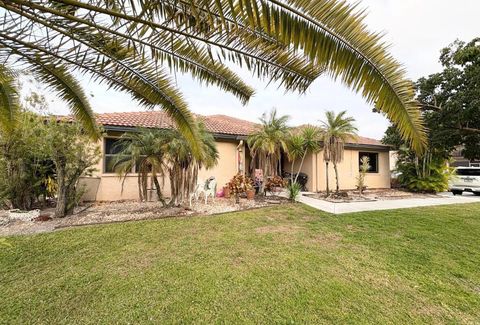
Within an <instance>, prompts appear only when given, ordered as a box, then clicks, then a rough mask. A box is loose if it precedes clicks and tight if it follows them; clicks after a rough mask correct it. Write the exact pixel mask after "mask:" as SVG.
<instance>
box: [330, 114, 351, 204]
mask: <svg viewBox="0 0 480 325" xmlns="http://www.w3.org/2000/svg"><path fill="white" fill-rule="evenodd" d="M345 114H347V112H346V111H342V112H340V113H338V114H335V112H334V111H327V112H325V117H326V121H322V141H323V159H324V160H325V165H326V175H327V177H326V178H327V195H329V194H330V188H329V184H328V165H329V163H330V162H332V163H333V169H334V170H335V179H336V191H337V192H338V191H339V190H340V186H339V181H338V169H337V164H339V163H341V162H342V161H343V154H344V151H345V150H344V149H345V143H346V142H347V141H348V140H352V139H354V138H355V137H356V134H357V133H356V132H357V131H358V129H357V128H356V127H355V126H354V125H353V122H354V121H355V119H354V118H353V117H346V116H345Z"/></svg>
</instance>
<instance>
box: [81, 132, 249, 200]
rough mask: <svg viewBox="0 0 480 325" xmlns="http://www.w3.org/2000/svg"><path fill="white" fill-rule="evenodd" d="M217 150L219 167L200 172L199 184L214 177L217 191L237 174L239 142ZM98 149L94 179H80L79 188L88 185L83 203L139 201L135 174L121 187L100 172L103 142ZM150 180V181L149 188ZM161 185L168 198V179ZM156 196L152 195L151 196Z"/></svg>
mask: <svg viewBox="0 0 480 325" xmlns="http://www.w3.org/2000/svg"><path fill="white" fill-rule="evenodd" d="M113 136H119V134H113ZM216 143H217V150H218V153H219V159H218V164H217V165H216V166H215V167H213V168H211V169H209V170H206V169H201V170H200V171H199V177H198V179H199V180H205V179H207V178H209V177H210V176H214V177H215V178H216V180H217V184H218V185H217V189H220V188H221V187H222V186H223V185H224V184H225V183H227V182H228V181H229V180H230V179H231V178H232V177H233V176H234V175H235V174H236V173H237V172H238V164H237V154H238V153H237V146H239V144H240V142H239V141H221V140H219V141H217V142H216ZM99 145H100V148H101V153H102V155H101V159H100V161H99V162H98V164H97V166H96V171H95V172H94V173H93V178H94V179H95V180H96V181H93V179H89V178H87V177H86V178H83V179H82V181H81V182H82V184H86V185H87V193H88V195H85V196H84V200H86V201H90V200H93V199H95V194H96V200H97V201H118V200H138V183H137V174H135V173H132V174H130V175H128V176H127V177H126V179H125V181H124V183H123V190H122V180H121V179H120V178H119V177H118V176H117V175H116V174H111V173H104V172H103V164H104V159H103V157H104V150H105V146H104V143H103V140H101V141H100V142H99ZM240 149H242V150H241V152H240V155H241V157H242V161H243V164H245V149H244V145H243V144H242V145H241V146H240ZM150 184H151V180H149V188H153V187H152V186H150ZM160 184H163V185H164V186H163V194H164V195H165V196H166V197H168V196H169V195H170V182H169V179H168V177H165V178H164V179H162V178H160ZM153 196H155V195H153Z"/></svg>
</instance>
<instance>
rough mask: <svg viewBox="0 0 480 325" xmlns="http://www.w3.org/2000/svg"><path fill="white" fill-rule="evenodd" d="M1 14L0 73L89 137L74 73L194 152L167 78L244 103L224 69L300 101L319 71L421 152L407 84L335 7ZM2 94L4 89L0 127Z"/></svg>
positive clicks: (58, 2) (272, 1) (88, 116)
mask: <svg viewBox="0 0 480 325" xmlns="http://www.w3.org/2000/svg"><path fill="white" fill-rule="evenodd" d="M0 7H1V8H2V9H3V11H4V12H5V14H4V15H2V18H0V19H1V20H2V27H3V28H2V30H1V31H0V58H1V59H2V62H3V64H5V65H9V66H15V67H21V68H22V69H26V70H28V71H29V72H31V73H33V74H34V75H35V76H36V77H37V78H38V79H39V80H41V81H42V82H43V83H44V84H45V86H47V87H49V88H50V89H52V90H54V91H55V92H56V93H58V95H59V96H60V97H61V98H62V99H64V100H65V101H66V102H67V103H68V104H69V106H70V108H71V109H72V112H73V113H74V115H75V116H76V117H77V119H78V120H80V121H82V122H83V123H84V126H85V129H86V130H89V131H91V132H92V133H93V132H95V126H94V121H93V120H94V116H93V112H92V110H91V107H90V106H89V104H88V101H87V100H86V96H85V94H84V92H83V91H82V89H81V87H80V86H79V83H78V82H77V81H76V80H75V78H74V76H73V74H72V71H78V72H79V73H82V74H86V75H90V76H92V77H93V78H94V79H95V80H97V81H99V82H102V83H106V84H107V85H108V86H110V87H111V88H114V89H118V90H122V91H125V92H128V93H129V94H131V95H132V97H133V98H135V99H137V100H138V101H139V102H140V103H141V104H142V105H144V106H146V107H161V108H162V109H164V110H165V111H166V112H167V113H168V114H169V115H170V116H171V117H172V119H173V120H174V121H175V122H176V123H177V125H178V128H179V131H180V132H181V133H182V134H183V135H184V136H185V137H186V138H187V139H188V140H189V141H191V142H192V143H193V144H194V143H195V140H196V139H197V138H198V137H196V130H195V129H194V125H195V124H194V121H193V116H192V114H191V113H190V112H189V111H188V109H187V105H186V103H185V101H184V100H183V98H182V96H181V94H180V92H179V91H178V90H177V89H176V87H175V85H174V83H173V81H172V80H171V79H170V74H171V73H172V72H173V73H176V72H185V73H189V74H191V75H192V76H193V77H194V78H196V79H197V80H199V81H201V82H205V83H207V84H215V85H218V86H219V87H221V88H222V89H223V90H225V91H229V92H231V93H233V94H234V95H236V96H237V97H239V98H240V100H242V101H243V102H246V101H247V100H248V99H249V98H250V97H251V95H252V94H253V90H252V89H251V88H250V87H248V86H247V85H246V84H245V83H244V82H242V81H241V80H240V78H238V76H237V75H235V73H233V72H232V71H231V70H229V68H228V67H227V66H226V65H225V62H226V61H230V62H233V63H236V64H238V65H240V66H242V67H246V68H247V69H249V70H250V71H252V72H253V74H254V75H256V76H259V77H266V78H268V79H270V80H273V81H277V82H278V83H279V84H280V85H282V86H283V87H285V88H286V89H287V90H299V91H300V92H303V91H305V90H306V89H307V88H308V86H309V85H310V84H311V83H312V82H313V81H314V80H315V79H316V78H317V77H318V76H319V75H320V74H321V73H323V72H324V73H326V74H328V75H330V76H332V78H334V79H338V80H340V81H342V82H343V84H345V85H346V86H348V87H349V88H351V89H352V90H354V91H356V92H358V93H360V94H362V96H363V97H364V98H365V99H366V101H367V102H368V103H370V104H372V105H376V106H377V107H378V109H379V110H381V111H382V112H383V113H385V115H386V116H387V117H388V118H389V119H391V120H392V122H394V123H395V125H396V126H397V127H398V128H399V130H400V134H401V135H402V138H403V139H405V140H407V141H408V142H409V144H411V145H412V147H413V148H414V149H415V150H416V151H418V152H421V151H422V150H423V148H424V144H425V136H424V128H423V126H422V121H421V116H420V114H419V111H418V104H417V103H416V102H415V101H412V99H413V97H414V90H413V86H412V84H411V82H409V81H408V80H406V78H405V73H404V70H403V68H402V66H401V64H400V63H398V62H397V61H396V60H395V59H394V58H393V57H392V56H391V55H390V53H389V52H388V51H387V48H388V44H386V43H385V42H384V40H383V39H382V37H381V36H380V34H379V33H373V32H370V31H369V30H368V29H367V27H366V24H365V14H364V11H362V10H361V9H359V8H358V6H357V5H351V4H349V3H347V2H345V1H342V0H318V1H304V0H292V1H277V0H242V1H232V0H218V1H214V2H212V1H207V0H196V1H171V0H161V1H127V2H125V1H120V0H111V1H103V0H90V1H81V0H51V1H28V0H8V1H1V2H0ZM0 82H2V83H5V81H4V79H3V78H2V77H0ZM9 89H12V88H11V87H10V85H7V86H4V85H2V88H1V91H2V92H3V95H2V96H0V97H2V98H7V97H8V98H9V100H3V102H2V104H1V105H2V106H1V111H2V112H3V113H5V116H7V115H8V114H9V113H8V112H9V111H10V110H11V108H12V107H13V106H12V103H13V101H12V100H10V99H12V98H13V97H14V92H8V90H9ZM5 96H6V97H5ZM193 149H198V148H196V145H194V147H193Z"/></svg>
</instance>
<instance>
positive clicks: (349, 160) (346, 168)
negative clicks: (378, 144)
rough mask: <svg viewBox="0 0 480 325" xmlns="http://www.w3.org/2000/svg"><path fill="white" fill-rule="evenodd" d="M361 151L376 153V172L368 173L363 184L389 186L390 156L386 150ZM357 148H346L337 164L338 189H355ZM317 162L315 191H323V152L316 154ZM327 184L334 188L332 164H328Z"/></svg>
mask: <svg viewBox="0 0 480 325" xmlns="http://www.w3.org/2000/svg"><path fill="white" fill-rule="evenodd" d="M361 151H362V152H377V153H378V173H368V174H367V175H366V177H365V184H366V186H367V187H368V188H389V187H390V159H389V158H390V157H389V153H388V151H384V152H378V151H374V150H361ZM359 152H360V151H359V150H351V149H346V150H345V155H344V160H343V161H342V162H341V163H340V164H338V166H337V167H338V174H339V185H340V189H355V188H356V184H357V177H358V175H359V162H358V156H359ZM317 164H318V170H319V173H318V175H317V189H316V191H324V190H325V189H326V172H325V168H326V166H325V161H324V160H323V153H322V152H321V153H319V154H318V155H317ZM328 178H329V182H328V183H329V186H330V189H335V187H336V181H335V171H334V169H333V164H331V163H330V164H329V173H328Z"/></svg>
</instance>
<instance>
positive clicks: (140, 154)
mask: <svg viewBox="0 0 480 325" xmlns="http://www.w3.org/2000/svg"><path fill="white" fill-rule="evenodd" d="M168 132H169V131H166V130H152V129H142V130H139V132H136V133H133V132H129V133H125V134H123V135H122V136H121V138H120V141H119V142H117V143H116V144H115V148H114V149H115V150H118V155H117V156H116V159H115V160H114V161H112V165H113V166H112V167H113V169H114V170H115V171H116V172H117V174H119V176H120V177H121V179H122V189H123V184H124V182H125V180H126V178H127V176H128V175H129V174H130V173H131V172H132V171H133V170H134V169H135V171H136V173H137V182H138V196H139V200H140V201H141V202H142V201H146V200H147V199H148V193H147V192H148V179H149V176H151V179H152V181H153V183H154V184H155V189H156V192H157V197H158V199H159V201H160V202H161V203H162V205H163V206H165V205H166V203H165V199H164V198H163V194H162V187H161V186H160V182H159V180H158V177H159V176H163V175H164V167H165V161H166V157H165V156H166V153H165V149H164V146H165V144H166V142H167V141H168V137H167V135H168Z"/></svg>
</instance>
